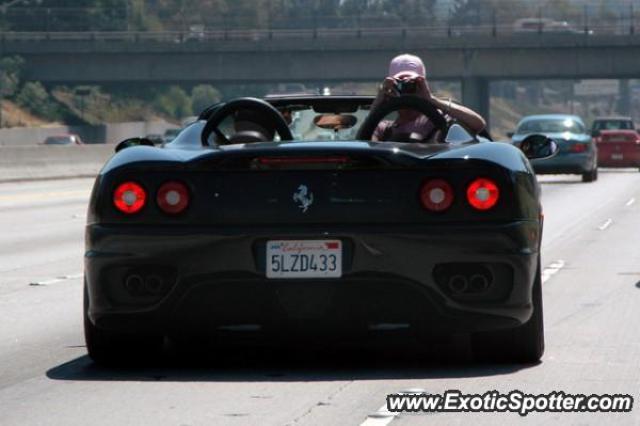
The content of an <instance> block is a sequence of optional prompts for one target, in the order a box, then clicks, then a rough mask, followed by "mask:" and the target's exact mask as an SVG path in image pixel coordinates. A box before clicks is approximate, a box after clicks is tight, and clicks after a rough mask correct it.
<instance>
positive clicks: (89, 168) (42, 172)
mask: <svg viewBox="0 0 640 426" xmlns="http://www.w3.org/2000/svg"><path fill="white" fill-rule="evenodd" d="M113 149H114V145H71V146H0V182H7V181H20V180H38V179H56V178H68V177H82V176H95V175H97V173H98V172H99V171H100V169H101V168H102V166H103V165H104V163H105V162H106V161H107V160H108V159H109V158H110V157H111V156H112V155H113V153H114V150H113Z"/></svg>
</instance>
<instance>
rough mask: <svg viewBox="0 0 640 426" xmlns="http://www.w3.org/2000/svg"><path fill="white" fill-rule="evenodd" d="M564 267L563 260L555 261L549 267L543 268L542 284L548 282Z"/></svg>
mask: <svg viewBox="0 0 640 426" xmlns="http://www.w3.org/2000/svg"><path fill="white" fill-rule="evenodd" d="M564 265H565V262H564V260H556V261H555V262H553V263H552V264H551V265H549V266H547V267H546V268H544V270H543V271H542V284H544V283H545V282H547V281H548V280H549V278H551V277H552V276H554V275H555V274H557V273H558V272H560V270H561V269H562V268H564Z"/></svg>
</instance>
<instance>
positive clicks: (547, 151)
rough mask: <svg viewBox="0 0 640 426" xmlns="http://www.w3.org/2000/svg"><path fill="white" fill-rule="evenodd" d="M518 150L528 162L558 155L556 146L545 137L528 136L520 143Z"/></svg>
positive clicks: (554, 142) (551, 140)
mask: <svg viewBox="0 0 640 426" xmlns="http://www.w3.org/2000/svg"><path fill="white" fill-rule="evenodd" d="M520 149H521V150H522V152H523V153H524V155H525V156H526V157H527V158H528V159H529V160H534V159H541V158H549V157H553V156H554V155H556V154H557V153H558V144H557V143H556V141H554V140H553V139H551V138H548V137H546V136H545V135H530V136H527V137H526V138H524V140H523V141H522V142H521V143H520Z"/></svg>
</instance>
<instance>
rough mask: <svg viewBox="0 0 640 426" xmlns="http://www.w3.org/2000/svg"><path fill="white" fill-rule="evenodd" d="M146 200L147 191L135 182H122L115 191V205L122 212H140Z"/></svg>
mask: <svg viewBox="0 0 640 426" xmlns="http://www.w3.org/2000/svg"><path fill="white" fill-rule="evenodd" d="M146 201H147V193H146V192H145V190H144V188H143V187H142V186H140V185H139V184H137V183H135V182H124V183H121V184H120V185H118V187H117V188H116V190H115V191H114V192H113V205H114V206H116V208H117V209H118V210H120V211H121V212H122V213H126V214H134V213H138V212H139V211H140V210H142V208H143V207H144V204H145V202H146Z"/></svg>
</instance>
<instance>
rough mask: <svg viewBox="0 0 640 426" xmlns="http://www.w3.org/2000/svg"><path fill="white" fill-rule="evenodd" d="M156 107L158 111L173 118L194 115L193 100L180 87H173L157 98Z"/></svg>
mask: <svg viewBox="0 0 640 426" xmlns="http://www.w3.org/2000/svg"><path fill="white" fill-rule="evenodd" d="M154 105H155V107H156V109H158V110H159V111H161V112H163V113H165V114H167V115H169V116H170V117H173V118H183V117H187V116H190V115H193V108H192V106H191V98H190V97H189V95H187V92H185V91H184V89H182V88H181V87H180V86H171V87H169V89H168V90H167V91H166V92H164V93H161V94H159V95H158V96H156V100H155V102H154Z"/></svg>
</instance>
